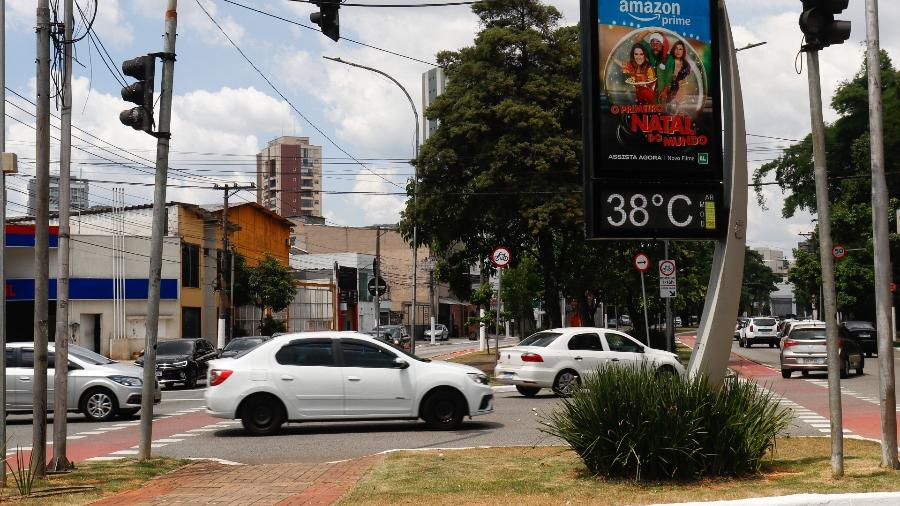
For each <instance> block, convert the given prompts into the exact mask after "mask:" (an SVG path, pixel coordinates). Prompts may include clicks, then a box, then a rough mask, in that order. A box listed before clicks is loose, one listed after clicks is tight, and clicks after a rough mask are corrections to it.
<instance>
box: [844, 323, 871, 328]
mask: <svg viewBox="0 0 900 506" xmlns="http://www.w3.org/2000/svg"><path fill="white" fill-rule="evenodd" d="M844 326H845V327H847V328H848V329H852V330H875V326H873V325H872V324H871V323H869V322H844Z"/></svg>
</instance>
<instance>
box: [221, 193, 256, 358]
mask: <svg viewBox="0 0 900 506" xmlns="http://www.w3.org/2000/svg"><path fill="white" fill-rule="evenodd" d="M213 188H215V189H216V190H224V192H225V205H224V207H222V255H221V256H220V257H219V283H218V285H219V332H218V339H217V345H216V347H217V348H220V349H221V348H224V347H225V344H226V343H225V334H226V332H225V330H226V329H225V327H226V325H228V326H229V328H230V322H231V313H232V311H233V306H234V301H233V300H232V298H231V297H228V301H227V302H226V300H225V299H226V295H225V293H226V292H225V266H226V265H228V263H227V262H228V260H227V258H228V255H229V253H230V251H231V250H230V249H229V248H228V198H229V197H230V196H231V195H234V194H235V193H237V192H239V191H241V190H255V189H256V185H254V184H250V185H247V186H238V185H237V183H233V184H231V185H228V184H225V185H224V186H219V185H218V184H216V185H213ZM232 257H233V255H232ZM231 260H232V262H231V263H233V262H234V258H232V259H231ZM231 281H232V283H233V282H234V279H232V280H231ZM230 286H231V285H229V287H230ZM231 290H232V293H233V290H234V289H233V287H232V288H231ZM226 322H228V323H227V324H226Z"/></svg>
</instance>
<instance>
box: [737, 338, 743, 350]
mask: <svg viewBox="0 0 900 506" xmlns="http://www.w3.org/2000/svg"><path fill="white" fill-rule="evenodd" d="M738 346H740V347H741V348H743V347H744V340H743V339H741V338H738Z"/></svg>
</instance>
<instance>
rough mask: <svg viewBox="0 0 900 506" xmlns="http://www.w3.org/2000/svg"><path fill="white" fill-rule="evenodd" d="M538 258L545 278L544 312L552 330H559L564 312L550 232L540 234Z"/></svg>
mask: <svg viewBox="0 0 900 506" xmlns="http://www.w3.org/2000/svg"><path fill="white" fill-rule="evenodd" d="M538 257H539V258H540V262H541V272H542V274H543V276H544V311H545V314H546V315H547V319H548V320H549V321H550V328H559V327H562V312H561V311H560V308H559V284H558V282H557V280H556V258H555V257H554V254H553V235H552V234H551V233H550V232H541V233H540V234H538Z"/></svg>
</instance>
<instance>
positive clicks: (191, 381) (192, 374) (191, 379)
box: [184, 367, 197, 389]
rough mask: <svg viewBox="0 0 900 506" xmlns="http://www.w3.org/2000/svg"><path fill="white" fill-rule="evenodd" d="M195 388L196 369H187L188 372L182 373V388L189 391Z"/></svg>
mask: <svg viewBox="0 0 900 506" xmlns="http://www.w3.org/2000/svg"><path fill="white" fill-rule="evenodd" d="M196 386H197V369H195V368H193V367H188V370H187V371H186V372H185V373H184V387H185V388H187V389H191V388H194V387H196Z"/></svg>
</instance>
